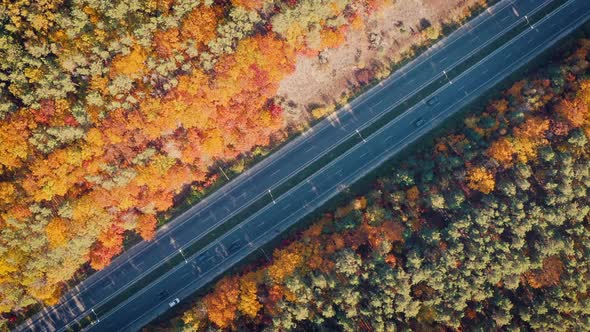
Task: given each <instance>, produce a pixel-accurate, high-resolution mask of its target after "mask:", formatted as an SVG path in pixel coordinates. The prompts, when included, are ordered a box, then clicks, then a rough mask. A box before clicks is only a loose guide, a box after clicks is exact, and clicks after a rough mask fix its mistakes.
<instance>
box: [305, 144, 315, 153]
mask: <svg viewBox="0 0 590 332" xmlns="http://www.w3.org/2000/svg"><path fill="white" fill-rule="evenodd" d="M314 147H315V145H310V146H309V147H307V148H306V149H305V150H304V151H303V152H304V153H307V152H309V151H311V149H313V148H314Z"/></svg>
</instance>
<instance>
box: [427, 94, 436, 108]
mask: <svg viewBox="0 0 590 332" xmlns="http://www.w3.org/2000/svg"><path fill="white" fill-rule="evenodd" d="M436 104H438V97H437V96H434V97H432V98H430V99H428V100H427V101H426V105H428V106H432V105H436Z"/></svg>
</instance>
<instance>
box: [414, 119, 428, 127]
mask: <svg viewBox="0 0 590 332" xmlns="http://www.w3.org/2000/svg"><path fill="white" fill-rule="evenodd" d="M424 122H426V121H425V120H424V119H422V118H419V119H418V120H416V122H414V125H415V126H416V127H420V126H422V125H423V124H424Z"/></svg>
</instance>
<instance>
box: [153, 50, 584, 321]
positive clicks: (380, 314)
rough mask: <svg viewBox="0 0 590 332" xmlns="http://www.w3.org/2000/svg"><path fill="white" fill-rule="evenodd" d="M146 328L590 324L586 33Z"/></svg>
mask: <svg viewBox="0 0 590 332" xmlns="http://www.w3.org/2000/svg"><path fill="white" fill-rule="evenodd" d="M557 59H558V60H557V62H554V63H551V64H549V65H547V66H546V67H543V68H542V69H540V70H539V71H538V72H536V73H534V74H530V75H529V76H528V77H526V78H525V79H522V80H519V81H517V82H514V83H513V84H512V85H511V86H510V88H509V89H507V90H505V91H503V92H502V93H501V94H500V95H498V96H496V97H495V98H494V99H493V100H491V101H490V102H489V103H488V104H487V106H486V107H484V108H480V109H470V110H468V111H467V112H466V114H467V115H466V116H465V118H464V119H463V120H462V121H461V122H460V124H459V125H457V126H454V128H452V129H448V130H447V131H446V133H445V134H444V135H442V136H441V137H439V138H436V139H435V141H434V143H433V144H432V145H430V146H428V147H426V148H423V149H422V150H421V151H419V152H417V153H412V156H411V157H409V158H408V159H405V160H403V161H397V162H395V163H394V165H393V166H392V167H390V168H388V171H387V174H385V175H384V176H382V177H380V178H379V179H377V180H376V181H375V182H374V184H373V186H372V189H371V190H370V191H369V192H367V193H366V194H363V195H360V196H357V197H355V198H354V199H352V200H351V201H350V202H349V203H348V204H346V205H344V206H341V207H339V208H337V209H336V210H335V211H332V212H330V213H327V214H325V215H324V216H323V217H322V218H320V219H319V220H316V221H315V222H313V224H312V225H311V226H308V227H307V228H305V229H303V230H300V231H298V232H297V233H296V234H294V235H293V236H291V237H290V238H286V239H284V240H283V243H282V245H281V246H280V247H279V248H277V249H275V250H274V252H273V253H272V257H271V258H270V259H269V261H266V260H264V259H261V260H260V263H259V264H254V265H249V266H246V267H245V268H244V269H243V272H242V273H240V274H237V275H229V276H226V277H224V278H222V279H221V280H220V281H218V282H217V284H216V285H215V286H214V287H213V289H212V290H211V291H210V292H208V293H207V294H205V295H204V296H203V297H200V298H198V299H195V301H194V303H193V306H192V308H191V309H189V310H187V311H186V312H184V313H183V314H181V315H179V316H177V317H175V318H174V319H172V321H171V322H165V323H162V322H160V323H159V324H156V325H152V326H151V327H149V328H148V329H147V330H148V331H152V330H153V331H159V330H162V329H163V330H170V329H171V327H172V326H174V327H176V328H180V329H181V330H183V331H205V330H215V329H219V328H220V329H227V330H238V331H251V330H264V328H268V329H269V330H273V331H286V330H300V331H325V330H329V331H340V330H343V331H397V330H410V331H445V330H467V331H497V330H510V331H528V330H536V331H586V330H588V329H590V323H589V322H590V311H589V308H590V302H589V301H590V297H589V296H588V295H589V293H588V292H589V289H588V280H589V279H590V264H589V263H590V260H589V256H588V255H589V253H590V242H589V237H588V231H589V229H590V217H589V216H590V214H589V213H590V199H589V195H588V190H589V189H590V143H589V141H588V138H589V137H590V108H589V107H590V78H589V73H590V62H589V61H590V40H587V39H583V40H580V41H579V42H578V44H577V46H576V47H575V48H574V50H573V51H570V52H569V53H567V54H561V55H560V56H559V57H557Z"/></svg>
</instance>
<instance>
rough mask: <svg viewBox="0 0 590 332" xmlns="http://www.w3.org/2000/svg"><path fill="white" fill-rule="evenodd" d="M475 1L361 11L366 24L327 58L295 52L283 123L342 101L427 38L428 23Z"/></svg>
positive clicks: (428, 0) (439, 0) (405, 2)
mask: <svg viewBox="0 0 590 332" xmlns="http://www.w3.org/2000/svg"><path fill="white" fill-rule="evenodd" d="M477 3H481V1H480V0H402V1H397V2H395V3H394V4H390V5H386V6H385V7H384V8H382V9H381V10H379V11H377V12H374V13H372V14H371V15H367V14H363V19H364V24H363V25H362V26H361V27H360V28H359V29H351V30H350V31H348V33H347V36H346V42H345V44H344V45H341V46H340V47H339V48H335V49H327V50H324V51H323V52H321V57H323V58H324V60H325V61H320V57H308V56H299V58H298V59H297V65H296V69H295V72H294V73H293V74H291V75H290V76H288V77H287V78H285V79H284V80H283V81H282V82H281V85H280V88H279V91H278V95H279V97H281V98H284V100H286V101H287V102H289V105H290V107H287V111H286V112H285V113H284V114H285V120H286V122H287V124H289V125H297V124H301V123H305V122H307V121H308V120H310V118H311V117H310V112H309V111H310V110H311V109H313V108H315V107H318V106H328V105H333V104H335V103H337V102H339V101H342V100H343V99H344V98H343V97H346V96H348V95H349V94H350V92H351V91H352V89H353V88H354V87H356V86H359V85H362V84H363V83H364V80H365V79H366V77H367V75H374V74H375V73H376V74H377V75H379V74H386V73H387V70H383V69H385V68H387V67H388V66H389V64H391V63H392V62H396V61H399V60H401V58H402V55H403V54H404V53H406V52H408V51H409V50H410V48H411V47H412V46H413V45H416V44H422V43H424V42H425V41H426V39H427V38H428V37H427V35H428V34H427V33H425V32H426V31H424V30H425V28H426V27H427V26H428V25H430V24H431V25H432V26H433V27H434V28H435V29H437V30H438V27H440V23H441V21H443V20H444V21H450V20H454V19H455V18H459V17H463V16H465V15H466V14H467V13H468V12H467V11H468V8H469V7H471V6H474V5H476V4H477ZM421 31H422V32H421ZM326 61H327V62H326ZM322 62H324V63H322Z"/></svg>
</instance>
